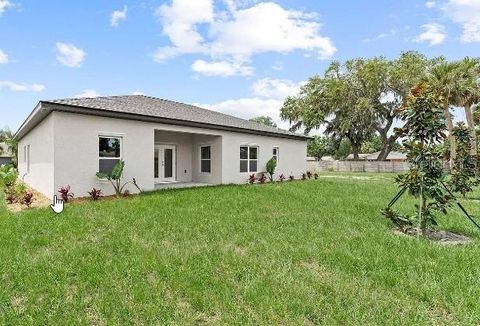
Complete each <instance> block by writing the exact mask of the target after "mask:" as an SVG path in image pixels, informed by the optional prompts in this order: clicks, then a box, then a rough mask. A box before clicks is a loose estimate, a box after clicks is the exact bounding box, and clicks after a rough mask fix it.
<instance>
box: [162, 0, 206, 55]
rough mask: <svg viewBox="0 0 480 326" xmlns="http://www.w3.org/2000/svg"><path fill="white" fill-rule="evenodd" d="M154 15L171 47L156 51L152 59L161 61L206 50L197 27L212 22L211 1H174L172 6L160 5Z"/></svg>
mask: <svg viewBox="0 0 480 326" xmlns="http://www.w3.org/2000/svg"><path fill="white" fill-rule="evenodd" d="M156 15H157V17H158V18H159V19H160V21H161V23H162V25H163V32H164V33H165V34H166V35H167V36H168V37H169V39H170V42H172V44H173V46H167V47H164V48H160V49H158V50H157V52H156V54H155V55H154V58H155V60H156V61H163V60H166V59H169V58H171V57H174V56H176V55H179V54H184V53H198V52H200V53H202V52H205V51H206V48H205V47H204V46H203V45H202V43H203V41H204V39H203V37H202V35H201V34H200V33H199V32H198V29H197V25H198V24H201V23H209V22H213V19H214V12H213V3H212V1H211V0H195V1H191V0H174V1H173V2H172V4H171V5H170V6H169V5H165V4H164V5H161V6H160V7H158V8H157V10H156Z"/></svg>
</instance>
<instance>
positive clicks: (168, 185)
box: [155, 182, 213, 190]
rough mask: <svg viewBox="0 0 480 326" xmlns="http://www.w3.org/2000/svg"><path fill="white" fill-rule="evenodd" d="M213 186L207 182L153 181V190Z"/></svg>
mask: <svg viewBox="0 0 480 326" xmlns="http://www.w3.org/2000/svg"><path fill="white" fill-rule="evenodd" d="M207 186H213V185H212V184H209V183H200V182H155V190H163V189H180V188H195V187H207Z"/></svg>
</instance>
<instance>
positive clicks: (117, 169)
mask: <svg viewBox="0 0 480 326" xmlns="http://www.w3.org/2000/svg"><path fill="white" fill-rule="evenodd" d="M124 168H125V161H124V160H120V161H118V162H117V164H115V166H114V167H113V169H112V171H111V172H110V173H102V172H97V173H96V175H97V178H99V179H107V180H108V181H109V182H110V183H111V184H112V186H113V189H114V190H115V196H117V197H120V196H121V195H122V194H123V192H124V189H125V187H126V186H127V185H128V184H133V185H134V186H135V187H136V188H137V189H138V190H139V191H140V192H141V191H142V190H141V189H140V187H139V186H138V184H137V181H136V180H135V178H133V179H132V180H133V182H132V181H126V182H122V177H123V170H124Z"/></svg>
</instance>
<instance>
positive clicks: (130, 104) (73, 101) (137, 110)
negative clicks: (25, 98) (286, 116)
mask: <svg viewBox="0 0 480 326" xmlns="http://www.w3.org/2000/svg"><path fill="white" fill-rule="evenodd" d="M42 102H43V103H55V104H61V105H68V106H71V107H81V108H89V109H95V110H104V111H110V112H117V113H127V114H135V115H141V116H148V117H154V118H162V119H169V120H176V121H188V122H194V123H201V124H206V125H216V126H222V127H230V128H234V129H243V130H250V131H257V132H263V133H272V134H278V135H283V136H290V137H292V136H293V137H301V138H307V137H305V136H303V135H300V134H296V133H292V132H290V131H287V130H283V129H279V128H273V127H267V126H264V125H261V124H258V123H256V122H252V121H248V120H244V119H240V118H237V117H234V116H231V115H227V114H223V113H220V112H215V111H211V110H207V109H203V108H200V107H197V106H194V105H190V104H184V103H179V102H175V101H170V100H164V99H159V98H155V97H150V96H144V95H126V96H108V97H94V98H70V99H59V100H51V101H42Z"/></svg>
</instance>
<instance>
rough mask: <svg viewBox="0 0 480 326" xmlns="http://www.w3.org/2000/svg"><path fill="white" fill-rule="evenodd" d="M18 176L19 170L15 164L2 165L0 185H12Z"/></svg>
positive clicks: (0, 168) (0, 167)
mask: <svg viewBox="0 0 480 326" xmlns="http://www.w3.org/2000/svg"><path fill="white" fill-rule="evenodd" d="M17 178H18V171H17V169H15V167H14V166H13V165H2V166H0V185H3V186H5V187H11V186H13V185H14V184H15V182H16V181H17Z"/></svg>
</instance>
